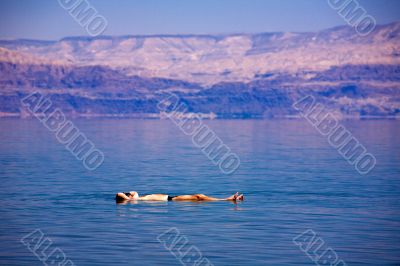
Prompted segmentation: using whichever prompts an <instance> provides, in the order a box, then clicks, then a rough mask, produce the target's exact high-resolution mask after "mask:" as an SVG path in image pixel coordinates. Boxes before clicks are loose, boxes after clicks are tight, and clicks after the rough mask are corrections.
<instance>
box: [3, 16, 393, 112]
mask: <svg viewBox="0 0 400 266" xmlns="http://www.w3.org/2000/svg"><path fill="white" fill-rule="evenodd" d="M32 91H40V92H42V93H43V94H46V95H48V96H49V97H50V98H51V99H52V102H53V103H54V105H55V106H57V107H60V108H61V109H62V110H63V111H64V112H65V113H66V114H69V115H71V116H122V117H124V116H126V117H158V115H159V110H158V109H157V107H156V105H157V103H158V102H159V100H160V99H162V98H163V97H164V95H165V94H166V93H169V92H174V93H176V94H178V95H179V96H180V97H181V99H182V101H183V102H185V104H186V105H187V106H188V107H189V110H188V111H189V112H194V113H214V114H215V115H216V116H217V117H219V118H248V117H257V118H271V117H287V116H296V115H298V114H297V112H296V111H295V110H294V109H293V108H292V104H293V102H294V101H296V100H297V99H299V98H300V97H303V96H305V95H308V94H311V95H314V96H315V97H316V98H317V100H318V101H319V102H321V103H322V104H324V105H325V106H326V107H327V108H328V109H329V110H331V111H332V112H335V113H336V114H338V116H342V117H400V22H396V23H391V24H388V25H382V26H377V27H376V29H375V30H374V31H373V32H372V33H371V34H369V35H368V36H366V37H362V36H358V35H357V33H356V32H355V31H354V29H353V28H351V27H347V26H341V27H336V28H332V29H328V30H323V31H320V32H315V33H261V34H233V35H155V36H119V37H110V36H101V37H95V38H90V37H69V38H64V39H62V40H60V41H37V40H0V116H20V115H21V114H23V115H24V116H25V115H26V112H25V111H24V108H22V106H21V103H20V100H21V98H22V97H23V96H25V95H27V94H28V93H30V92H32Z"/></svg>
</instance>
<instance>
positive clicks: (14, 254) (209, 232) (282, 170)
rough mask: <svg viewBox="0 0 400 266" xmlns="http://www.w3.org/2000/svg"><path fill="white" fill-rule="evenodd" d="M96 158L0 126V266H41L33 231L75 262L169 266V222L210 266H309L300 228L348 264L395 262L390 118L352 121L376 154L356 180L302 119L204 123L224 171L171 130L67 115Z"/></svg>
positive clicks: (30, 124) (397, 213)
mask: <svg viewBox="0 0 400 266" xmlns="http://www.w3.org/2000/svg"><path fill="white" fill-rule="evenodd" d="M75 124H76V125H77V126H78V127H79V129H80V130H81V131H82V132H84V133H85V134H86V135H87V136H88V138H89V139H91V140H92V141H93V142H94V143H95V145H96V146H97V147H98V148H99V149H101V150H102V151H103V152H104V153H105V162H104V164H103V165H102V166H101V167H100V168H98V169H97V170H96V171H94V172H90V171H87V170H86V169H85V168H84V167H83V165H82V164H81V162H79V161H77V160H76V159H75V157H74V156H73V155H71V154H70V153H69V152H68V151H67V150H66V149H65V148H64V146H62V145H61V144H59V143H58V142H57V141H56V139H55V137H54V136H53V135H52V133H50V132H49V131H48V130H47V129H46V128H44V126H43V125H41V124H40V123H39V122H38V121H37V120H17V119H15V120H14V119H3V120H0V130H1V131H0V182H1V186H0V203H1V209H0V215H1V220H0V241H1V242H0V264H1V265H41V264H42V263H41V262H40V261H39V260H38V259H37V258H36V257H35V256H34V255H33V254H32V253H31V252H30V251H29V250H28V249H27V248H26V247H25V246H24V245H22V244H21V242H20V239H21V238H22V237H23V236H24V235H26V234H27V233H29V232H31V231H33V230H35V229H41V230H42V231H43V232H44V233H45V235H46V236H47V237H49V238H50V239H51V240H52V241H53V247H58V248H60V249H62V250H63V251H64V252H65V254H66V255H67V257H68V258H69V259H71V260H72V261H73V262H74V263H75V265H113V264H116V263H122V265H180V262H179V261H178V260H177V259H176V258H175V257H174V256H173V255H172V254H170V253H169V252H168V251H166V250H165V249H164V247H163V245H162V244H160V243H159V242H158V241H157V236H158V235H159V234H161V233H163V232H164V231H165V230H167V229H169V228H171V227H176V228H178V229H179V230H180V232H181V233H182V234H183V235H185V236H186V237H187V238H188V240H189V242H190V244H192V245H195V246H196V247H197V248H198V249H199V250H201V252H202V253H203V255H204V256H206V257H207V258H208V259H209V260H210V261H211V262H212V263H213V264H214V265H314V263H313V262H312V261H311V260H310V259H309V258H308V257H307V255H305V254H304V253H303V252H302V251H301V250H300V249H299V248H298V247H297V246H295V245H294V244H293V242H292V239H293V237H295V236H296V235H298V234H300V233H301V232H303V231H305V230H307V229H312V230H314V231H315V232H317V233H318V235H319V236H320V237H321V238H322V239H323V240H324V241H325V243H326V247H331V248H333V249H334V250H335V251H336V252H337V254H338V256H339V257H340V258H341V259H343V260H344V261H345V262H346V263H347V264H348V265H400V192H399V191H400V140H399V136H400V122H399V121H376V120H375V121H373V120H369V121H350V122H346V123H345V125H346V126H347V128H348V129H349V130H350V131H351V132H352V133H353V135H354V136H356V137H357V138H358V139H359V140H360V141H361V143H363V144H364V145H365V146H366V147H367V149H368V150H369V151H370V152H371V153H373V154H374V155H375V157H376V158H377V162H378V163H377V166H376V168H375V169H374V170H373V171H372V172H371V173H370V174H368V175H366V176H360V175H359V174H358V173H357V172H356V170H355V169H354V168H353V167H352V166H351V165H349V164H348V163H347V162H346V161H345V160H344V159H343V158H342V157H341V156H340V155H339V154H338V152H337V151H336V150H335V149H333V148H332V147H330V146H329V145H328V143H327V140H326V138H324V137H322V136H320V135H319V134H318V133H317V132H316V131H315V130H314V129H313V128H312V127H311V126H310V125H309V124H307V122H305V121H303V120H277V121H261V120H226V121H209V122H208V124H209V126H210V127H211V128H212V129H213V130H214V131H215V132H216V133H217V134H218V136H220V137H221V138H222V139H223V141H224V142H225V143H226V144H227V145H228V146H229V147H231V149H232V151H233V152H235V153H237V154H238V155H239V157H240V159H241V166H240V168H239V170H238V171H237V172H236V173H235V174H233V175H231V176H227V175H224V174H222V173H221V172H220V171H219V169H218V167H216V166H214V165H213V164H212V163H211V162H210V161H209V160H208V159H207V158H206V157H205V156H204V155H203V154H202V153H201V151H199V150H198V149H197V148H195V147H194V145H193V144H192V142H191V140H190V138H189V137H188V136H185V135H184V134H183V133H181V132H180V131H179V129H178V128H177V127H176V126H175V125H174V124H173V123H172V122H170V121H158V120H102V119H98V120H97V119H93V120H84V119H82V120H76V121H75ZM129 190H137V191H139V192H140V193H141V194H146V193H157V192H158V193H167V194H181V193H184V194H187V193H205V194H211V195H214V196H221V197H222V196H228V195H230V194H233V193H234V192H236V191H241V192H243V193H245V195H246V201H244V202H243V203H240V204H238V205H234V204H232V203H227V202H214V203H182V202H168V203H143V202H142V203H139V204H127V205H116V204H115V202H114V195H115V193H116V192H118V191H129Z"/></svg>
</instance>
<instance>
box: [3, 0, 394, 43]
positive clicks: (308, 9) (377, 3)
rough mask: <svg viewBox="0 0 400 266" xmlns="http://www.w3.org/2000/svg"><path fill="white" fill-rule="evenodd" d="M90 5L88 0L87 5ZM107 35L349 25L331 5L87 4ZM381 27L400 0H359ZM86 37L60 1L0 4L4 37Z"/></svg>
mask: <svg viewBox="0 0 400 266" xmlns="http://www.w3.org/2000/svg"><path fill="white" fill-rule="evenodd" d="M85 1H86V0H85ZM87 1H88V2H89V3H90V4H91V5H92V6H94V7H95V8H96V9H97V10H98V12H99V14H101V15H103V16H104V17H105V18H106V19H107V21H108V27H107V29H106V31H105V32H104V34H106V35H128V34H129V35H130V34H132V35H134V34H183V33H194V34H200V33H236V32H237V33H241V32H247V33H252V32H268V31H315V30H320V29H324V28H329V27H333V26H337V25H344V24H346V23H345V22H344V20H343V19H342V18H341V17H340V16H339V15H338V14H337V12H336V11H335V10H333V9H331V8H330V6H329V5H328V3H327V0H130V1H129V0H87ZM357 1H358V2H359V3H360V5H361V6H362V7H364V8H365V9H366V10H367V12H368V14H370V15H372V16H373V17H374V18H375V19H376V21H377V23H378V24H386V23H390V22H393V21H400V0H357ZM75 35H87V33H86V31H85V30H84V29H83V28H82V27H80V26H79V24H78V23H77V22H76V21H75V20H74V19H73V18H72V17H71V16H70V14H69V13H68V12H67V11H66V10H64V9H63V8H62V7H61V6H60V5H59V3H58V1H57V0H0V38H1V39H5V38H29V39H60V38H62V37H65V36H75Z"/></svg>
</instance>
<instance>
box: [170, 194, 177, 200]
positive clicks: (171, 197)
mask: <svg viewBox="0 0 400 266" xmlns="http://www.w3.org/2000/svg"><path fill="white" fill-rule="evenodd" d="M175 197H176V196H170V195H168V201H171V200H172V199H173V198H175Z"/></svg>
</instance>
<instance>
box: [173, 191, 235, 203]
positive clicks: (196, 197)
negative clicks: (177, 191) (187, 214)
mask: <svg viewBox="0 0 400 266" xmlns="http://www.w3.org/2000/svg"><path fill="white" fill-rule="evenodd" d="M238 194H239V193H236V194H235V195H233V196H231V197H229V198H225V199H219V198H214V197H209V196H206V195H204V194H195V195H181V196H176V197H174V198H173V199H172V200H173V201H218V200H232V201H236V200H237V199H238V197H242V198H243V195H241V196H238Z"/></svg>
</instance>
